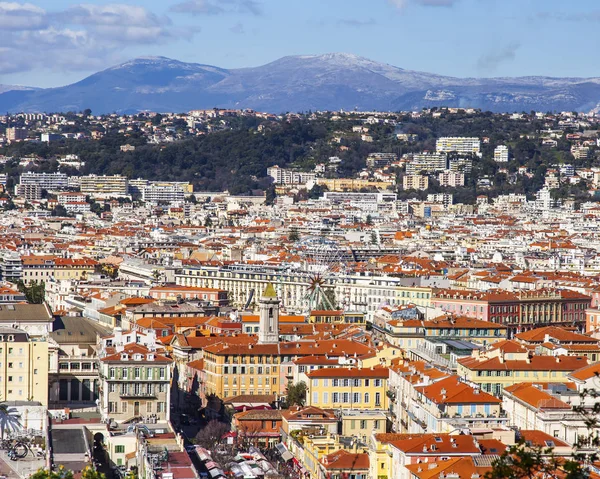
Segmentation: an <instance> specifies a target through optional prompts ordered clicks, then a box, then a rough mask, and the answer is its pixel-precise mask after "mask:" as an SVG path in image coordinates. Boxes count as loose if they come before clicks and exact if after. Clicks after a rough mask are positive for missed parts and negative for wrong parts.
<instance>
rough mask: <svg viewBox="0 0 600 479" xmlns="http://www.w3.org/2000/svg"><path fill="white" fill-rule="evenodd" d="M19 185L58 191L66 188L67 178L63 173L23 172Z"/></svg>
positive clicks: (67, 184)
mask: <svg viewBox="0 0 600 479" xmlns="http://www.w3.org/2000/svg"><path fill="white" fill-rule="evenodd" d="M19 183H20V184H21V185H24V186H26V185H38V186H40V187H42V188H43V189H45V190H60V189H64V188H68V186H69V177H68V176H67V175H66V174H65V173H34V172H32V171H28V172H25V173H23V174H22V175H21V177H20V179H19Z"/></svg>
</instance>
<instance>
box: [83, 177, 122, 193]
mask: <svg viewBox="0 0 600 479" xmlns="http://www.w3.org/2000/svg"><path fill="white" fill-rule="evenodd" d="M80 189H81V192H82V193H85V194H86V195H89V196H92V197H94V198H120V197H126V196H127V193H128V182H127V177H125V176H121V175H114V176H106V175H103V176H97V175H88V176H82V177H81V186H80Z"/></svg>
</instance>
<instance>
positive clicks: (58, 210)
mask: <svg viewBox="0 0 600 479" xmlns="http://www.w3.org/2000/svg"><path fill="white" fill-rule="evenodd" d="M51 214H52V216H59V217H63V216H68V215H69V213H68V212H67V209H66V208H65V207H64V206H63V205H56V206H55V207H54V208H53V209H52V213H51Z"/></svg>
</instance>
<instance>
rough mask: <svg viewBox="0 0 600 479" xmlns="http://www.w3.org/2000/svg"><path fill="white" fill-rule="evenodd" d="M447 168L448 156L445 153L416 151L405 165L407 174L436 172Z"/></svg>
mask: <svg viewBox="0 0 600 479" xmlns="http://www.w3.org/2000/svg"><path fill="white" fill-rule="evenodd" d="M447 168H448V157H447V155H446V153H418V154H416V155H414V156H413V159H412V160H411V161H410V162H409V163H408V164H407V165H406V174H407V175H418V174H419V173H421V172H422V171H424V172H425V173H437V172H438V171H444V170H445V169H447Z"/></svg>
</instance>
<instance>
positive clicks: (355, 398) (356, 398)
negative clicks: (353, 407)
mask: <svg viewBox="0 0 600 479" xmlns="http://www.w3.org/2000/svg"><path fill="white" fill-rule="evenodd" d="M352 402H353V403H359V402H360V393H354V394H352Z"/></svg>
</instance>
